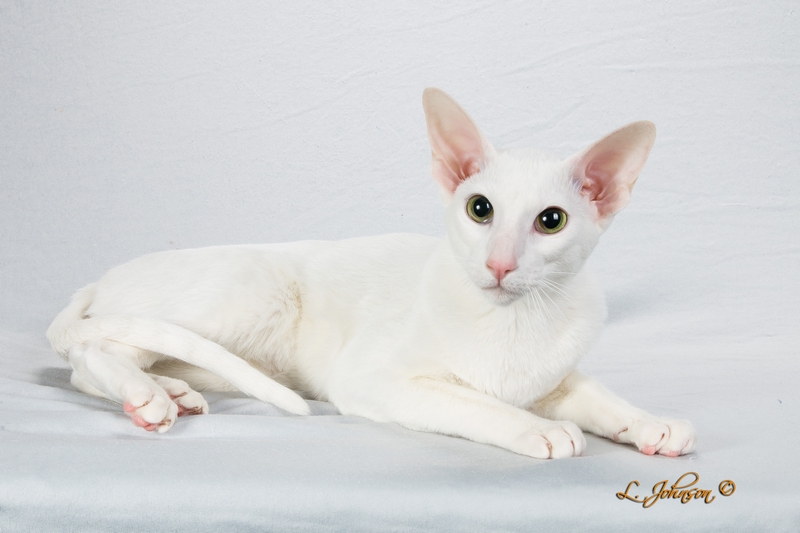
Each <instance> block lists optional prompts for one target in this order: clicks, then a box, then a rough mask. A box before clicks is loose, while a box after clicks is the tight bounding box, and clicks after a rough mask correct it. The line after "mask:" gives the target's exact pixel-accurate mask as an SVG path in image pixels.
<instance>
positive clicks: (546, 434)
mask: <svg viewBox="0 0 800 533" xmlns="http://www.w3.org/2000/svg"><path fill="white" fill-rule="evenodd" d="M585 448H586V438H585V437H584V436H583V433H582V432H581V430H580V429H579V428H578V426H576V425H575V424H573V423H572V422H566V421H564V422H552V423H551V424H547V425H543V426H542V427H536V428H533V429H529V430H528V431H526V432H525V433H523V434H522V435H520V436H519V437H517V438H516V439H515V441H514V442H513V444H512V446H511V450H512V451H515V452H517V453H519V454H522V455H528V456H530V457H535V458H537V459H561V458H562V457H572V456H578V455H581V454H582V453H583V450H584V449H585Z"/></svg>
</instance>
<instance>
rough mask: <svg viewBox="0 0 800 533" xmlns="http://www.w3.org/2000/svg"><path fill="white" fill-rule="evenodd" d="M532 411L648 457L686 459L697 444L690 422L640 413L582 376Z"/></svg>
mask: <svg viewBox="0 0 800 533" xmlns="http://www.w3.org/2000/svg"><path fill="white" fill-rule="evenodd" d="M530 411H531V412H533V413H535V414H538V415H539V416H543V417H545V418H549V419H551V420H570V421H572V422H574V423H575V424H577V425H578V427H579V428H581V429H582V430H584V431H588V432H590V433H594V434H595V435H599V436H601V437H606V438H608V439H612V440H614V441H616V442H621V443H624V444H632V445H634V446H636V447H637V448H638V449H639V451H641V452H642V453H644V454H646V455H653V454H656V453H657V454H660V455H666V456H668V457H677V456H678V455H685V454H687V453H690V452H691V451H692V450H694V447H695V443H696V441H697V433H696V432H695V430H694V428H693V427H692V425H691V424H690V423H689V422H688V421H686V420H675V419H669V418H660V417H656V416H654V415H651V414H649V413H647V412H645V411H643V410H641V409H637V408H635V407H633V406H631V405H630V404H628V403H627V402H625V401H624V400H622V399H621V398H619V397H617V396H615V395H614V394H612V393H611V392H609V391H608V389H606V388H605V387H603V386H602V385H601V384H600V383H598V382H597V381H595V380H593V379H591V378H589V377H588V376H585V375H583V374H581V373H580V372H572V373H571V374H569V375H568V376H567V377H566V378H564V381H562V382H561V384H560V385H559V386H558V387H556V389H555V390H554V391H553V392H551V393H550V394H549V395H548V396H546V397H544V398H542V399H541V400H539V401H538V402H536V404H534V406H533V407H532V408H531V409H530Z"/></svg>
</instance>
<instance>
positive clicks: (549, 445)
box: [334, 377, 586, 459]
mask: <svg viewBox="0 0 800 533" xmlns="http://www.w3.org/2000/svg"><path fill="white" fill-rule="evenodd" d="M353 392H354V389H353V388H350V394H347V395H346V396H340V397H339V398H338V399H334V403H335V404H336V405H337V406H338V407H339V408H340V410H341V411H342V413H343V414H355V415H360V416H364V417H367V418H372V419H373V420H380V421H393V422H397V423H399V424H401V425H403V426H405V427H407V428H409V429H414V430H417V431H427V432H433V433H443V434H445V435H454V436H458V437H463V438H465V439H469V440H472V441H475V442H482V443H485V444H493V445H495V446H499V447H501V448H505V449H508V450H511V451H513V452H516V453H519V454H521V455H527V456H530V457H536V458H538V459H557V458H561V457H571V456H573V455H581V454H582V453H583V450H584V448H585V447H586V439H585V438H584V436H583V434H582V433H581V431H580V429H578V427H577V426H576V425H575V424H573V423H572V422H568V421H552V420H545V419H543V418H540V417H538V416H536V415H534V414H532V413H529V412H528V411H525V410H523V409H519V408H517V407H514V406H512V405H509V404H507V403H504V402H501V401H500V400H498V399H496V398H493V397H490V396H488V395H486V394H483V393H481V392H478V391H476V390H474V389H470V388H467V387H464V386H461V385H456V384H454V383H450V382H446V381H440V380H438V379H433V378H429V377H416V378H413V379H410V380H403V381H401V382H398V381H393V382H392V383H384V384H383V385H382V386H377V385H376V384H375V383H372V384H371V385H370V386H369V387H366V388H364V389H360V391H359V392H358V393H355V394H353Z"/></svg>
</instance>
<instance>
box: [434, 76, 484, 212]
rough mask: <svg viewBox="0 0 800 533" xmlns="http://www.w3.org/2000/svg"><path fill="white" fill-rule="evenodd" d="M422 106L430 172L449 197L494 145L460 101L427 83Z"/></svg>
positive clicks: (475, 169)
mask: <svg viewBox="0 0 800 533" xmlns="http://www.w3.org/2000/svg"><path fill="white" fill-rule="evenodd" d="M422 107H423V108H424V109H425V121H426V122H427V125H428V140H429V141H430V144H431V155H432V156H433V161H432V163H431V173H432V174H433V178H434V179H435V180H436V182H437V183H438V184H439V187H441V189H442V193H443V197H444V198H445V199H446V200H447V201H449V199H450V198H451V197H452V196H453V193H454V192H455V190H456V187H458V186H459V185H460V184H461V182H463V181H464V180H466V179H467V178H469V177H470V176H472V175H473V174H475V173H477V172H480V171H481V170H483V168H484V167H485V166H486V162H487V160H488V159H490V158H491V157H493V156H494V154H495V153H496V152H495V149H494V147H492V145H491V144H489V141H487V140H486V138H485V137H484V136H483V134H482V133H481V132H480V130H479V129H478V126H476V125H475V122H474V121H473V120H472V119H471V118H470V117H469V115H467V112H466V111H464V110H463V109H462V108H461V106H460V105H458V104H457V103H456V101H455V100H453V98H451V97H450V96H449V95H448V94H447V93H445V92H444V91H442V90H440V89H436V88H433V87H429V88H427V89H425V91H424V92H423V93H422Z"/></svg>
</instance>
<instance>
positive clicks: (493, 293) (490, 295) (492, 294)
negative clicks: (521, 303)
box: [481, 285, 523, 306]
mask: <svg viewBox="0 0 800 533" xmlns="http://www.w3.org/2000/svg"><path fill="white" fill-rule="evenodd" d="M481 292H482V293H483V295H484V296H485V297H486V298H487V299H488V300H489V301H490V302H492V303H493V304H496V305H502V306H505V305H510V304H512V303H514V302H516V301H517V300H519V298H520V297H521V296H522V294H523V293H521V292H517V291H511V290H509V289H507V288H505V287H503V286H502V285H495V286H493V287H482V288H481Z"/></svg>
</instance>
